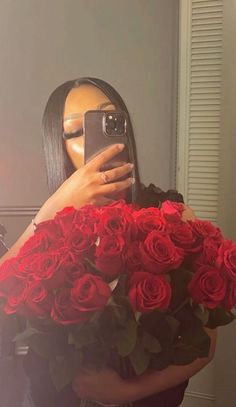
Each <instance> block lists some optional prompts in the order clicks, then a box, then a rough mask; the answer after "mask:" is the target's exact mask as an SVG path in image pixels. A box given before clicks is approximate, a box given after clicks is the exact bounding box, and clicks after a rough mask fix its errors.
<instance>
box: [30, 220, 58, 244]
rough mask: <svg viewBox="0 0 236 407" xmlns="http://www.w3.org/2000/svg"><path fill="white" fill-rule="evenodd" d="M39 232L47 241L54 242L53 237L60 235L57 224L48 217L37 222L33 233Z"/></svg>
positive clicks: (56, 237)
mask: <svg viewBox="0 0 236 407" xmlns="http://www.w3.org/2000/svg"><path fill="white" fill-rule="evenodd" d="M38 233H39V234H41V235H42V236H45V238H46V239H47V240H49V242H54V241H55V239H58V237H61V230H60V227H59V225H57V223H56V222H55V220H54V219H48V220H45V221H43V222H40V223H38V224H37V226H36V229H35V232H34V235H35V236H36V235H37V234H38Z"/></svg>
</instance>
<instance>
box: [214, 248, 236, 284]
mask: <svg viewBox="0 0 236 407" xmlns="http://www.w3.org/2000/svg"><path fill="white" fill-rule="evenodd" d="M216 265H217V267H218V268H219V269H220V271H221V272H222V273H223V274H224V275H225V276H226V277H227V278H229V279H230V280H233V281H236V244H234V243H233V242H232V241H231V240H225V241H224V242H223V243H222V244H221V246H220V247H219V250H218V255H217V258H216Z"/></svg>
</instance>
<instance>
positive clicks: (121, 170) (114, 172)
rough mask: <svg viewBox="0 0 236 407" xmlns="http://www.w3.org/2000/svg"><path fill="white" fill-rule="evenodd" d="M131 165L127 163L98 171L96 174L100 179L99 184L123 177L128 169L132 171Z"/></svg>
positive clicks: (128, 171)
mask: <svg viewBox="0 0 236 407" xmlns="http://www.w3.org/2000/svg"><path fill="white" fill-rule="evenodd" d="M133 167H134V165H133V164H131V163H127V164H124V165H122V166H120V167H116V168H112V169H111V170H107V171H104V172H99V173H98V175H99V177H100V179H101V184H104V183H108V182H111V181H114V180H116V179H118V178H121V177H123V176H124V175H127V174H129V173H130V171H132V169H133Z"/></svg>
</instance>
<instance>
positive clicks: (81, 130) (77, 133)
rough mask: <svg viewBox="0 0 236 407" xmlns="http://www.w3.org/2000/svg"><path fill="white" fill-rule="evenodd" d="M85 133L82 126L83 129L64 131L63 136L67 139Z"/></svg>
mask: <svg viewBox="0 0 236 407" xmlns="http://www.w3.org/2000/svg"><path fill="white" fill-rule="evenodd" d="M83 133H84V130H83V128H82V129H79V130H75V131H72V132H64V133H63V137H64V139H65V140H68V139H70V138H75V137H81V136H82V135H83Z"/></svg>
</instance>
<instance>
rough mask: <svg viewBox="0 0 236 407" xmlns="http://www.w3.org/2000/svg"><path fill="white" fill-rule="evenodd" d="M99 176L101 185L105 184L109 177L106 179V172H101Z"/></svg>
mask: <svg viewBox="0 0 236 407" xmlns="http://www.w3.org/2000/svg"><path fill="white" fill-rule="evenodd" d="M100 174H101V178H102V181H103V184H107V183H108V181H109V177H108V175H107V174H106V172H105V171H102V172H101V173H100Z"/></svg>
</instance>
